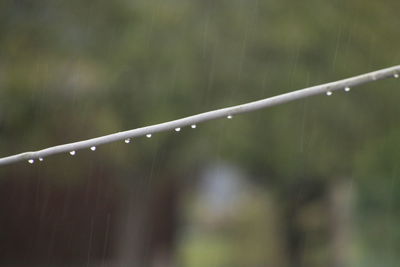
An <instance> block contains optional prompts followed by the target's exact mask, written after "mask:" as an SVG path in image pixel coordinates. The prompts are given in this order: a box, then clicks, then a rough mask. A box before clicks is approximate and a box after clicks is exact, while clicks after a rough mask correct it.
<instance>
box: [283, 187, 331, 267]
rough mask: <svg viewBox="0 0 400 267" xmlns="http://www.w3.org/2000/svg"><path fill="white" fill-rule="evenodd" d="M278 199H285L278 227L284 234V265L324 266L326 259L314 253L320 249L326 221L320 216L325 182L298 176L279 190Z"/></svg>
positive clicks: (301, 266) (323, 241)
mask: <svg viewBox="0 0 400 267" xmlns="http://www.w3.org/2000/svg"><path fill="white" fill-rule="evenodd" d="M281 200H282V203H285V204H284V206H283V216H282V220H283V221H282V224H281V227H282V228H283V229H282V233H283V234H284V236H285V237H286V256H287V263H288V266H289V267H312V266H321V265H322V264H324V265H325V266H326V263H327V260H326V259H325V258H324V257H320V256H319V255H317V254H316V253H315V251H317V250H318V251H320V250H321V249H322V250H323V249H324V248H323V246H324V245H323V244H324V243H326V241H327V240H326V239H327V238H326V236H327V229H326V228H327V227H326V222H325V221H324V218H323V216H322V217H321V214H324V212H325V211H326V206H327V202H326V201H325V200H326V185H325V183H324V182H322V181H318V180H313V179H309V180H300V181H298V182H296V183H295V184H292V185H289V186H287V187H286V188H285V189H284V190H283V191H282V195H281ZM321 254H323V253H321Z"/></svg>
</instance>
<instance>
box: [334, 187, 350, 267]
mask: <svg viewBox="0 0 400 267" xmlns="http://www.w3.org/2000/svg"><path fill="white" fill-rule="evenodd" d="M352 197H353V190H352V182H351V181H349V180H345V179H341V180H339V179H336V180H334V181H333V182H332V183H331V184H330V187H329V204H330V205H329V206H330V209H329V210H330V231H331V244H332V263H333V264H332V266H333V267H347V266H351V262H350V261H351V257H350V255H351V243H352V242H351V222H352V216H351V215H352Z"/></svg>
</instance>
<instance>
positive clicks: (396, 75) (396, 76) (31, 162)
mask: <svg viewBox="0 0 400 267" xmlns="http://www.w3.org/2000/svg"><path fill="white" fill-rule="evenodd" d="M393 77H394V78H396V79H397V78H399V74H398V73H395V74H393ZM372 79H373V80H376V78H375V77H374V76H373V77H372ZM350 90H351V88H350V87H349V86H346V87H345V88H344V91H345V92H350ZM332 94H333V92H332V91H327V92H326V95H327V96H331V95H332ZM226 118H227V119H229V120H230V119H232V118H233V116H232V115H228V116H227V117H226ZM196 127H197V126H196V124H192V125H190V128H192V129H196ZM174 130H175V132H180V131H181V128H180V127H177V128H175V129H174ZM146 137H147V138H151V137H152V134H151V133H148V134H146ZM131 141H132V139H131V138H127V139H125V140H124V142H125V143H126V144H129V143H130V142H131ZM90 150H91V151H96V147H95V146H91V147H90ZM69 154H70V155H71V156H75V155H76V151H75V150H72V151H70V152H69ZM38 159H39V161H43V158H41V157H40V158H38ZM28 162H29V163H30V164H33V163H34V162H35V160H34V159H29V160H28Z"/></svg>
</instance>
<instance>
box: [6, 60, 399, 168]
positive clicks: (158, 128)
mask: <svg viewBox="0 0 400 267" xmlns="http://www.w3.org/2000/svg"><path fill="white" fill-rule="evenodd" d="M399 74H400V65H398V66H394V67H390V68H385V69H382V70H378V71H374V72H370V73H366V74H362V75H358V76H354V77H351V78H347V79H343V80H339V81H336V82H330V83H326V84H321V85H317V86H312V87H308V88H305V89H301V90H297V91H293V92H290V93H285V94H281V95H277V96H273V97H270V98H266V99H262V100H258V101H254V102H250V103H246V104H242V105H237V106H232V107H227V108H222V109H217V110H213V111H208V112H204V113H200V114H197V115H193V116H189V117H186V118H182V119H178V120H173V121H169V122H164V123H160V124H155V125H151V126H146V127H142V128H137V129H133V130H128V131H123V132H118V133H114V134H109V135H105V136H101V137H96V138H92V139H88V140H84V141H79V142H74V143H69V144H64V145H58V146H53V147H49V148H46V149H42V150H38V151H32V152H24V153H21V154H16V155H12V156H8V157H4V158H0V165H6V164H11V163H15V162H18V161H23V160H27V161H28V162H29V163H34V161H35V160H40V161H43V159H44V158H45V157H48V156H50V155H54V154H60V153H70V154H71V155H72V156H73V155H75V154H76V151H77V150H81V149H90V150H92V151H95V150H96V147H97V146H99V145H104V144H107V143H111V142H116V141H121V140H125V142H127V143H129V142H130V139H131V138H135V137H140V136H146V137H148V138H150V137H151V135H152V134H154V133H158V132H163V131H170V130H175V131H180V130H181V128H183V127H188V126H190V127H191V128H196V125H197V124H199V123H201V122H205V121H209V120H214V119H218V118H223V117H226V118H228V119H231V118H232V117H233V116H234V115H237V114H241V113H246V112H252V111H255V110H258V109H263V108H267V107H272V106H276V105H280V104H283V103H287V102H291V101H294V100H297V99H302V98H306V97H310V96H313V95H318V94H327V95H328V96H329V95H332V94H333V92H334V91H336V90H344V91H345V92H349V91H350V88H353V87H355V86H359V85H362V84H366V83H370V82H374V81H377V80H382V79H387V78H391V77H394V78H398V77H399Z"/></svg>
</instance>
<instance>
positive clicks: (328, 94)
mask: <svg viewBox="0 0 400 267" xmlns="http://www.w3.org/2000/svg"><path fill="white" fill-rule="evenodd" d="M393 77H394V78H395V79H398V78H399V77H400V75H399V74H398V73H395V74H393ZM372 80H376V77H375V76H372ZM344 91H345V92H350V87H349V86H346V87H345V88H344ZM332 94H333V92H332V91H326V95H327V96H331V95H332Z"/></svg>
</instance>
